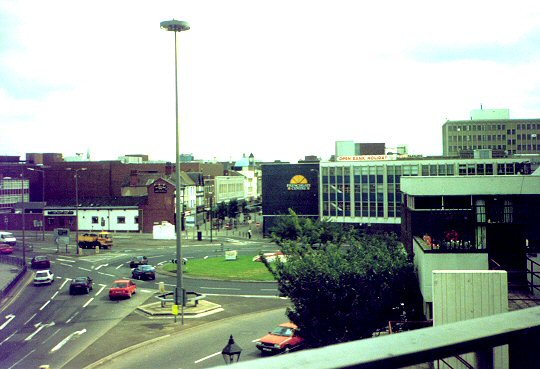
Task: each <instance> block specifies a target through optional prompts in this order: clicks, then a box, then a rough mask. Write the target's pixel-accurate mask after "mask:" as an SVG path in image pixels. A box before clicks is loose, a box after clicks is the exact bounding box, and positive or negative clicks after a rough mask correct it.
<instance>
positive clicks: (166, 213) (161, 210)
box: [141, 178, 176, 233]
mask: <svg viewBox="0 0 540 369" xmlns="http://www.w3.org/2000/svg"><path fill="white" fill-rule="evenodd" d="M175 189H176V188H175V186H174V185H173V184H172V183H170V182H168V181H165V180H164V179H161V178H160V179H158V180H156V181H155V182H154V183H153V184H151V185H150V186H148V203H147V204H146V205H143V206H142V214H141V215H142V228H143V232H145V233H151V232H152V231H153V226H154V224H160V223H161V222H163V221H167V222H169V223H171V224H175V218H174V214H175V201H174V200H175V195H174V194H175Z"/></svg>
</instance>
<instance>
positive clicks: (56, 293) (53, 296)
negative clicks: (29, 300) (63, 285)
mask: <svg viewBox="0 0 540 369" xmlns="http://www.w3.org/2000/svg"><path fill="white" fill-rule="evenodd" d="M58 292H60V291H56V292H55V293H54V294H53V295H52V296H51V300H53V299H54V298H55V297H56V295H58Z"/></svg>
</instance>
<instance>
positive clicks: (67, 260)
mask: <svg viewBox="0 0 540 369" xmlns="http://www.w3.org/2000/svg"><path fill="white" fill-rule="evenodd" d="M56 260H59V261H65V262H66V263H76V261H75V260H71V259H61V258H56Z"/></svg>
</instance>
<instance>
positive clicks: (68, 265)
mask: <svg viewBox="0 0 540 369" xmlns="http://www.w3.org/2000/svg"><path fill="white" fill-rule="evenodd" d="M59 264H60V265H63V266H67V267H70V268H73V265H71V264H65V263H59Z"/></svg>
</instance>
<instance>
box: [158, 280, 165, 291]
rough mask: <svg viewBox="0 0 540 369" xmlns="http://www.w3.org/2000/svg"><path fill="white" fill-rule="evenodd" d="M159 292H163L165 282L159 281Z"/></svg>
mask: <svg viewBox="0 0 540 369" xmlns="http://www.w3.org/2000/svg"><path fill="white" fill-rule="evenodd" d="M159 292H160V293H165V282H159Z"/></svg>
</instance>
